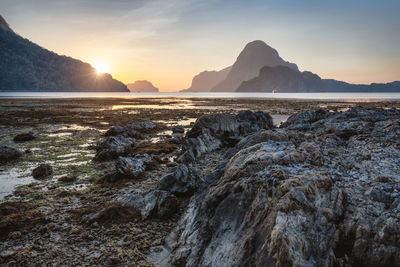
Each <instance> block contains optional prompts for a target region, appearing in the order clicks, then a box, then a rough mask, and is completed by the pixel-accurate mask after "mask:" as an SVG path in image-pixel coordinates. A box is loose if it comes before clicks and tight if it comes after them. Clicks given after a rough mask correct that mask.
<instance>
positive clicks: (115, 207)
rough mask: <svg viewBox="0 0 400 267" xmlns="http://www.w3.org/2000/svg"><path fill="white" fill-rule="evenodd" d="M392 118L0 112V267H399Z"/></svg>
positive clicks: (358, 111) (351, 113)
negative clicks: (39, 170) (0, 154)
mask: <svg viewBox="0 0 400 267" xmlns="http://www.w3.org/2000/svg"><path fill="white" fill-rule="evenodd" d="M396 108H397V109H396ZM399 108H400V103H399V102H363V103H356V102H335V101H329V102H320V101H292V100H257V99H179V98H176V99H165V98H163V99H161V98H159V99H74V100H0V113H1V115H2V116H0V141H1V145H3V146H7V147H9V148H12V149H13V150H12V151H18V152H15V153H16V154H18V155H19V156H18V157H16V158H15V159H12V160H10V161H6V162H2V165H1V172H0V186H1V187H0V191H1V194H0V197H1V201H2V202H1V203H0V239H1V242H0V264H9V265H11V266H21V265H30V266H39V265H63V266H74V265H116V266H118V265H120V266H127V265H134V266H151V265H161V264H166V263H168V262H169V263H170V264H174V265H179V266H182V265H183V266H184V265H186V266H196V265H210V266H231V265H235V264H236V265H251V266H257V265H258V266H266V265H267V266H268V265H276V266H287V265H299V266H304V265H310V266H311V265H338V266H357V265H359V264H363V265H366V266H377V265H379V264H385V265H386V266H396V265H400V262H399V261H398V259H399V258H400V256H399V255H400V254H399V247H400V239H399V236H398V231H399V227H400V226H399V220H400V218H399V215H398V214H399V201H398V199H399V196H400V195H399V194H400V193H399V192H400V188H398V184H399V182H400V181H399V180H398V179H399V178H398V174H399V173H400V169H399V166H400V162H399V158H400V144H399V140H400V132H399V131H400V130H399V129H400V128H399V127H400V122H399V118H400V111H398V109H399ZM246 110H250V111H252V112H250V111H246ZM258 111H260V112H258ZM220 113H223V114H220ZM215 114H218V115H215ZM293 114H295V115H293ZM204 115H206V116H205V117H202V116H204ZM289 116H290V117H289ZM200 117H202V119H200V120H197V119H198V118H200ZM288 117H289V118H288ZM196 120H197V122H196ZM283 121H284V123H283V124H281V125H280V127H279V128H277V124H279V123H281V122H283ZM115 126H120V127H115ZM176 126H182V127H179V129H180V130H179V131H176V130H174V129H176ZM182 128H183V133H182ZM110 129H112V130H110ZM28 133H29V134H30V135H32V136H33V137H34V138H27V140H25V139H24V142H20V141H18V142H14V137H16V136H18V135H20V134H28ZM20 136H21V135H20ZM23 136H24V135H23ZM17 140H20V138H17ZM107 140H108V141H107ZM101 144H103V145H101ZM104 147H106V148H107V149H108V150H104ZM116 147H117V148H121V147H122V148H123V149H114V148H116ZM4 151H11V150H9V149H4ZM104 151H106V152H104ZM107 151H111V152H110V153H116V154H112V155H113V156H112V157H109V158H108V157H105V160H94V159H95V158H96V154H99V153H103V155H104V153H106V154H107V153H109V152H107ZM106 154H105V155H106ZM41 164H47V165H49V166H51V167H52V172H51V173H50V172H47V173H46V176H45V177H44V178H40V179H34V178H33V177H32V176H31V174H32V170H33V169H35V168H36V167H38V166H39V165H41ZM16 184H20V185H19V186H18V185H16Z"/></svg>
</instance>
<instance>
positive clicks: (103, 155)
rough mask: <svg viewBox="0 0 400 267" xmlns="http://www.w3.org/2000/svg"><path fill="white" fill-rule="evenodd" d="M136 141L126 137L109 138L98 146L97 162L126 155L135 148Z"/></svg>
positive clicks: (95, 158)
mask: <svg viewBox="0 0 400 267" xmlns="http://www.w3.org/2000/svg"><path fill="white" fill-rule="evenodd" d="M134 142H135V140H134V139H132V138H127V137H124V136H109V137H107V138H106V139H105V140H104V141H103V142H102V143H100V144H98V145H97V146H96V156H95V157H94V160H95V161H105V160H112V159H116V158H118V157H119V156H123V155H125V154H126V153H127V152H128V150H129V149H130V148H131V147H132V146H133V144H134Z"/></svg>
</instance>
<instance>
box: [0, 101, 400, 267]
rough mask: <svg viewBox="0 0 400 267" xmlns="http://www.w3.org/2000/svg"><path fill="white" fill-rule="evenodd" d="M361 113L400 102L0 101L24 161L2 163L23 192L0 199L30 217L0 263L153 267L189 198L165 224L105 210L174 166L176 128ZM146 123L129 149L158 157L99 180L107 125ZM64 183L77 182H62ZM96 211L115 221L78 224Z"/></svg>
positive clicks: (215, 158) (3, 123)
mask: <svg viewBox="0 0 400 267" xmlns="http://www.w3.org/2000/svg"><path fill="white" fill-rule="evenodd" d="M358 106H362V107H365V108H383V109H388V110H389V109H392V108H398V109H399V108H400V102H397V101H379V102H342V101H316V100H315V101H299V100H278V99H247V98H232V99H231V98H221V99H214V98H213V99H209V98H128V99H127V98H118V99H116V98H96V99H45V100H43V99H9V100H5V99H1V100H0V112H1V114H2V116H1V117H0V133H1V135H0V140H1V143H2V144H3V145H9V146H12V147H15V148H17V149H19V150H21V151H25V152H24V153H25V154H24V156H23V157H22V159H20V160H18V161H14V162H11V163H7V164H5V165H3V166H2V168H1V173H0V178H2V179H3V180H2V183H6V182H7V180H6V179H5V178H7V179H12V181H13V182H15V180H18V179H20V180H18V181H21V185H19V186H15V185H14V184H13V185H12V187H11V188H8V189H6V191H7V192H3V194H2V196H4V197H5V199H4V200H1V201H0V202H2V203H17V204H13V205H17V206H16V207H15V209H21V211H24V212H25V213H26V215H27V216H28V215H29V216H30V217H24V216H25V215H24V214H19V215H18V216H22V217H20V218H22V221H23V222H24V224H22V225H20V228H17V229H13V230H12V231H10V232H9V233H7V234H6V235H5V236H3V238H4V239H3V242H2V245H1V246H0V248H1V250H2V251H3V253H2V255H0V260H1V263H3V262H10V261H11V262H15V263H16V264H27V263H29V262H33V264H34V265H41V264H49V263H51V262H52V263H55V264H65V265H74V264H75V265H76V264H82V263H85V264H113V262H114V261H116V262H119V264H122V265H124V264H136V265H139V266H150V265H151V264H150V263H149V262H148V260H147V257H148V255H150V254H151V253H154V251H153V249H154V248H155V247H157V246H162V245H163V244H164V240H165V239H166V238H167V236H168V235H169V233H170V232H171V231H172V230H173V229H174V228H175V227H176V226H177V223H178V220H179V218H180V216H181V215H182V214H183V212H184V208H185V207H186V205H187V203H188V202H189V198H188V197H182V198H179V199H178V211H177V212H176V213H175V214H174V215H173V216H171V217H170V218H168V219H159V218H156V219H151V220H141V219H139V218H136V217H135V218H133V219H132V218H130V217H129V218H128V217H126V210H125V209H124V208H125V207H120V206H111V207H110V209H107V207H108V206H107V205H108V204H107V203H113V201H115V200H116V199H117V198H118V197H119V196H121V195H123V194H125V193H126V192H128V191H129V190H131V189H140V190H149V189H150V188H152V187H154V186H155V185H156V184H157V183H158V182H159V180H160V178H161V177H162V176H163V175H164V173H166V172H168V171H170V170H171V168H173V167H176V166H177V164H176V160H177V158H178V156H179V146H180V144H179V142H178V143H174V141H173V140H175V139H176V140H181V139H180V138H182V137H183V135H182V134H174V133H173V132H172V128H173V127H174V126H182V127H183V128H184V130H185V132H188V131H189V130H190V129H191V128H192V126H193V125H194V123H195V121H196V119H197V118H199V117H200V116H202V115H207V114H216V113H224V112H229V113H238V112H240V111H244V110H252V111H259V110H261V111H264V112H267V113H269V114H271V115H280V116H285V117H283V119H282V118H281V120H285V118H287V117H288V116H289V115H292V114H294V113H297V112H301V111H306V110H314V111H315V110H319V109H321V108H323V109H326V110H330V111H332V112H340V111H347V110H349V109H351V108H354V107H358ZM10 118H13V119H12V120H10ZM144 121H151V122H153V123H154V124H155V125H156V127H155V128H154V129H153V130H151V131H148V132H144V133H143V134H142V136H141V137H140V138H137V139H136V141H135V142H136V147H135V150H134V152H135V153H139V152H140V153H149V154H154V155H155V158H156V160H155V161H154V162H153V163H152V165H151V166H150V167H149V169H147V170H146V172H145V173H144V174H143V176H141V177H140V178H138V179H133V180H123V181H120V182H118V183H103V182H101V179H102V177H104V175H105V174H106V173H107V171H108V170H109V169H110V168H111V167H112V166H113V164H114V163H113V161H106V162H95V161H93V158H94V157H95V152H96V144H98V143H100V142H102V141H103V140H104V139H105V137H104V133H105V132H106V131H107V130H108V129H110V127H112V126H115V125H121V126H124V125H128V124H131V123H136V122H144ZM25 132H32V133H33V134H34V135H35V137H36V138H35V139H34V140H32V141H29V142H25V143H15V142H13V137H14V136H16V135H17V134H20V133H25ZM180 142H182V141H180ZM27 151H30V152H29V153H28V152H27ZM226 153H227V149H225V148H223V149H220V150H217V151H215V152H213V153H210V154H207V155H205V156H203V157H201V158H199V159H198V160H197V161H196V162H194V163H193V165H194V166H195V167H196V168H197V169H199V170H201V172H202V173H203V175H204V177H206V176H207V175H209V174H211V173H212V171H213V170H214V168H216V166H218V164H220V161H221V160H222V159H223V158H224V155H225V154H226ZM42 163H46V164H50V165H51V166H52V167H53V174H52V175H51V176H50V177H49V178H46V179H42V180H34V179H33V178H32V177H31V171H32V170H33V168H35V167H37V166H38V165H39V164H42ZM67 176H74V177H76V179H74V180H73V181H67V182H65V181H63V180H62V179H64V177H67ZM28 178H29V179H28ZM24 179H25V180H24ZM11 192H12V194H11ZM6 195H8V196H6ZM5 200H7V201H9V202H4V201H5ZM18 203H22V204H18ZM18 205H21V206H18ZM104 209H105V210H104ZM36 211H38V212H39V213H37V212H36ZM101 211H104V212H111V214H114V213H113V212H116V214H117V215H115V216H117V219H116V220H117V223H115V222H114V221H109V220H110V218H108V217H107V216H109V215H108V214H107V213H105V215H104V216H106V217H104V218H103V219H104V221H102V220H103V219H101V220H100V221H85V220H84V219H83V218H85V216H89V215H90V216H92V215H93V214H94V213H96V212H101ZM128 214H129V213H128ZM126 221H128V222H126ZM14 223H15V222H14ZM17 225H18V223H17ZM156 254H157V253H156ZM113 255H120V256H119V257H117V258H115V256H113ZM156 260H157V259H156Z"/></svg>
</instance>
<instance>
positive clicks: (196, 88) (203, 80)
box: [181, 67, 232, 92]
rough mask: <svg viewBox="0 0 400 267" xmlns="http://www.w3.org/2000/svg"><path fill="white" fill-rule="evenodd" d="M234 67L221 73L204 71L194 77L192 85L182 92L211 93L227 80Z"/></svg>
mask: <svg viewBox="0 0 400 267" xmlns="http://www.w3.org/2000/svg"><path fill="white" fill-rule="evenodd" d="M231 69H232V67H227V68H224V69H222V70H220V71H215V70H214V71H203V72H200V73H199V74H197V75H196V76H194V78H193V80H192V85H191V86H190V87H189V88H188V89H185V90H182V91H181V92H209V91H211V89H212V88H213V87H214V86H216V85H217V84H219V83H220V82H222V81H223V80H225V78H226V76H227V75H228V73H229V72H230V71H231Z"/></svg>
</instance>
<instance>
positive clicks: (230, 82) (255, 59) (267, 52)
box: [211, 41, 298, 92]
mask: <svg viewBox="0 0 400 267" xmlns="http://www.w3.org/2000/svg"><path fill="white" fill-rule="evenodd" d="M264 66H269V67H275V66H287V67H289V68H292V69H294V70H296V71H297V70H298V68H297V66H296V65H295V64H293V63H289V62H286V61H284V60H283V59H282V58H281V57H280V56H279V54H278V52H277V51H276V50H275V49H273V48H272V47H270V46H268V45H267V44H266V43H264V42H263V41H253V42H250V43H248V44H247V45H246V46H245V48H244V49H243V51H242V52H241V53H240V54H239V56H238V58H237V59H236V61H235V63H234V64H233V65H232V69H231V71H230V72H229V74H228V75H227V77H226V79H225V80H223V81H222V82H220V83H219V84H217V85H216V86H214V87H213V88H212V89H211V91H213V92H234V91H235V90H236V89H237V88H238V87H239V85H240V84H241V83H242V82H244V81H247V80H250V79H252V78H254V77H256V76H257V75H258V74H259V73H260V69H261V68H262V67H264Z"/></svg>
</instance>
